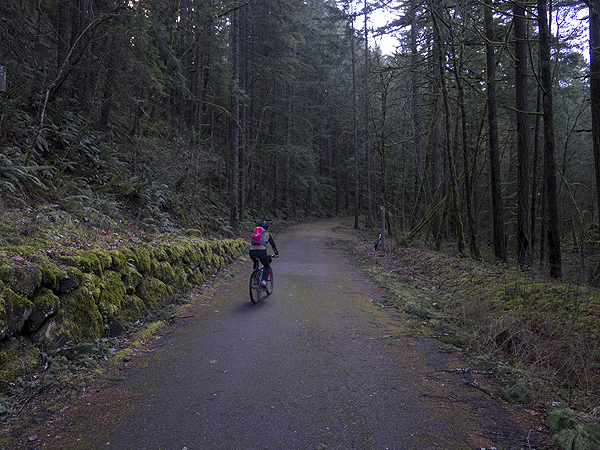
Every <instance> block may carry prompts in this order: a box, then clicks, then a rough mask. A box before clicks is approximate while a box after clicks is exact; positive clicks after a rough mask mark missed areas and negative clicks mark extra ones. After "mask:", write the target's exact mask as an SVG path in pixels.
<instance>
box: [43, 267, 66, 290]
mask: <svg viewBox="0 0 600 450" xmlns="http://www.w3.org/2000/svg"><path fill="white" fill-rule="evenodd" d="M60 278H62V272H61V271H60V270H59V269H58V268H57V267H56V266H53V265H45V266H44V267H42V287H45V288H48V289H52V290H53V291H57V290H58V280H59V279H60Z"/></svg>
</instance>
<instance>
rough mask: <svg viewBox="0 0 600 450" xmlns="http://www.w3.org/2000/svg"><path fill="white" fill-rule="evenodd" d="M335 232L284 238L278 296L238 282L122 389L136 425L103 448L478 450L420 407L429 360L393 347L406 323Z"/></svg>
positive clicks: (321, 227)
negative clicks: (131, 400) (387, 307)
mask: <svg viewBox="0 0 600 450" xmlns="http://www.w3.org/2000/svg"><path fill="white" fill-rule="evenodd" d="M333 225H334V222H320V223H316V224H315V223H312V224H307V225H299V226H296V227H294V228H292V229H291V230H289V231H288V232H286V233H285V234H282V235H279V236H276V242H277V245H278V248H279V251H280V254H281V257H280V258H279V259H278V260H276V261H274V263H273V267H274V273H275V289H274V292H273V294H272V295H271V296H270V297H267V298H266V299H263V300H261V302H260V303H259V304H257V305H252V304H251V303H250V301H249V297H248V277H249V273H250V272H249V270H245V271H240V273H238V274H237V276H236V277H234V278H233V279H232V281H231V282H228V283H227V284H226V285H225V286H224V287H222V288H221V289H220V292H219V293H218V295H217V296H216V297H215V298H214V299H213V300H212V301H211V303H210V305H209V306H207V307H205V308H203V309H202V310H201V312H200V313H199V314H198V315H197V316H196V317H194V318H193V319H190V320H189V322H188V323H187V324H186V325H185V326H183V327H180V328H179V329H178V330H177V332H176V333H174V335H173V336H171V337H170V338H169V339H168V341H167V342H166V343H165V344H164V345H163V346H162V347H161V348H160V350H158V351H157V353H156V355H154V356H153V357H152V358H150V359H149V361H148V364H146V365H144V367H140V368H139V369H138V370H136V371H135V372H133V373H132V374H131V375H130V376H129V377H127V379H126V380H125V381H122V382H119V383H118V387H119V388H120V389H127V390H132V391H134V392H135V393H136V394H137V395H138V397H137V400H136V406H135V409H136V414H135V415H134V416H132V417H130V418H128V419H126V420H124V421H122V422H120V423H118V424H115V425H114V427H113V428H114V432H113V433H112V435H110V436H108V437H106V439H103V442H96V445H97V447H96V448H98V449H118V450H125V449H146V450H154V449H156V450H158V449H165V450H166V449H169V450H182V449H184V448H187V449H188V450H195V449H210V450H212V449H215V450H216V449H227V450H235V449H244V450H258V449H268V450H279V449H281V450H287V449H302V450H317V449H327V450H332V449H340V450H350V449H378V450H379V449H381V450H383V449H391V450H402V449H468V448H473V443H472V441H471V440H470V439H469V436H468V433H465V432H464V431H462V430H461V427H459V426H458V425H457V423H455V421H454V420H453V417H452V416H453V414H452V411H448V410H447V409H446V410H442V411H440V410H437V408H435V409H434V408H433V407H432V406H431V404H430V403H427V402H423V401H422V400H421V398H422V397H423V395H424V393H425V390H426V389H427V387H426V383H425V384H424V383H423V379H422V375H421V374H422V368H421V369H419V365H421V366H423V365H424V364H427V362H426V359H427V357H426V356H424V354H423V349H422V348H419V346H414V345H413V346H411V345H408V344H402V343H401V341H402V340H398V339H391V338H389V336H391V335H394V334H397V333H398V324H397V322H395V320H394V319H393V317H392V316H391V315H390V313H388V312H387V311H384V310H382V309H381V308H378V307H377V306H375V305H374V304H373V303H372V302H371V301H370V299H372V298H374V297H376V296H377V292H376V290H375V287H374V285H372V284H371V283H369V282H368V281H367V280H365V279H364V278H363V277H361V276H360V274H359V273H357V272H356V270H354V269H353V268H352V267H351V266H350V265H349V264H348V263H347V262H346V260H345V258H344V256H343V255H342V254H341V253H340V252H339V251H338V250H335V249H332V248H328V246H327V242H329V241H331V240H332V239H336V238H339V237H340V236H335V233H334V232H333V231H332V227H333ZM275 231H276V230H275ZM249 266H250V263H248V267H249Z"/></svg>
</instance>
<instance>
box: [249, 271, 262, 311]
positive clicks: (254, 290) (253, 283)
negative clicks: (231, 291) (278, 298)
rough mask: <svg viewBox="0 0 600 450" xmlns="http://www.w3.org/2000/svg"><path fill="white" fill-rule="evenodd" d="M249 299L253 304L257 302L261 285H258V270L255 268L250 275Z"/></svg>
mask: <svg viewBox="0 0 600 450" xmlns="http://www.w3.org/2000/svg"><path fill="white" fill-rule="evenodd" d="M249 288H250V301H251V302H252V303H254V304H256V303H258V301H259V300H260V292H261V290H262V287H261V285H260V272H259V271H258V270H255V271H254V272H252V275H250V286H249Z"/></svg>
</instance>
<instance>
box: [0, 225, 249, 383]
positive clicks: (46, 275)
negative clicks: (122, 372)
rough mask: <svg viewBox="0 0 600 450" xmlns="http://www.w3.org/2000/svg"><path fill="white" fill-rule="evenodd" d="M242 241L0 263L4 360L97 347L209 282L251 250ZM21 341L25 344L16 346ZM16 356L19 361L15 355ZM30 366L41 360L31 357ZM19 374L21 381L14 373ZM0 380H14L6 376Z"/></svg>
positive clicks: (0, 374)
mask: <svg viewBox="0 0 600 450" xmlns="http://www.w3.org/2000/svg"><path fill="white" fill-rule="evenodd" d="M247 248H248V244H247V243H246V242H245V241H244V240H242V239H225V240H202V239H199V238H197V237H194V236H193V235H187V236H182V237H178V238H177V239H175V240H171V241H169V242H166V243H165V242H160V243H147V244H139V245H127V246H123V247H120V248H119V249H113V250H103V249H90V250H87V251H74V252H72V253H71V254H69V255H66V256H61V257H60V258H59V259H54V260H52V259H46V260H43V261H41V262H40V261H37V262H35V263H31V264H27V263H25V262H24V261H23V260H21V259H19V260H18V261H16V262H15V263H14V264H11V263H9V262H7V260H4V261H2V262H0V361H1V362H2V363H3V365H4V366H5V367H6V368H8V367H9V366H10V363H11V361H9V360H12V359H15V358H16V360H15V361H14V362H15V363H16V364H17V365H20V366H23V363H22V357H23V352H22V351H19V352H16V353H15V352H14V351H13V350H14V349H15V348H21V347H23V346H25V347H26V348H28V352H33V353H36V351H37V352H39V351H41V350H47V349H52V348H58V347H60V346H63V345H73V344H78V343H82V342H92V341H94V340H96V339H99V338H101V337H103V336H105V335H106V334H107V332H108V330H109V329H111V326H112V325H113V324H114V323H119V324H121V325H122V324H127V323H133V322H135V321H136V320H138V319H139V318H141V317H143V316H144V315H145V314H147V312H148V311H149V310H152V309H155V308H157V307H159V306H161V305H162V304H164V303H165V302H166V300H167V299H168V298H169V296H170V295H172V294H174V293H176V292H177V291H179V290H182V289H183V288H185V287H186V286H188V285H190V284H198V283H202V282H204V280H206V279H207V278H209V277H210V276H211V275H212V274H215V273H217V272H218V271H219V270H221V269H223V268H225V267H226V266H227V265H229V264H230V263H231V262H232V261H233V260H235V259H237V258H239V257H240V256H241V255H242V253H243V252H244V251H245V250H247ZM15 341H19V342H20V344H19V345H16V344H15ZM11 354H13V355H14V358H12V357H11V356H10V355H11ZM28 360H29V361H37V362H39V361H41V358H38V357H36V356H35V355H30V357H29V358H28ZM12 375H17V376H19V375H18V374H17V373H14V374H12ZM0 378H4V380H0V382H1V381H4V382H6V381H7V379H10V378H12V376H11V373H8V370H2V371H0Z"/></svg>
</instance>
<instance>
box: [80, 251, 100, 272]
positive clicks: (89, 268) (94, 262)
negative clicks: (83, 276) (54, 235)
mask: <svg viewBox="0 0 600 450" xmlns="http://www.w3.org/2000/svg"><path fill="white" fill-rule="evenodd" d="M78 268H79V269H80V270H81V271H82V272H90V273H95V274H96V275H100V274H101V273H102V263H101V262H100V259H99V258H98V255H97V254H96V252H94V251H92V250H90V251H86V252H82V253H81V255H79V265H78Z"/></svg>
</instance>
